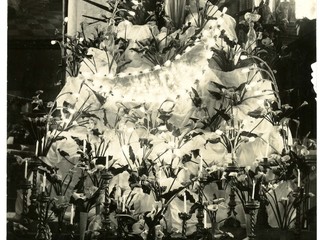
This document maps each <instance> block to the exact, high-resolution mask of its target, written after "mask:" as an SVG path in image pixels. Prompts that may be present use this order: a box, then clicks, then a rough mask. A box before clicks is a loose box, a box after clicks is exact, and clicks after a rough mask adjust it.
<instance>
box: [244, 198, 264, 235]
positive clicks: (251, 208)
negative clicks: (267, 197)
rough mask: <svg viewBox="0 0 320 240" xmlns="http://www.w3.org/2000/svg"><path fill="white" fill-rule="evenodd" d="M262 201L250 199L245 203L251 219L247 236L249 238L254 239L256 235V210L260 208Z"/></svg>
mask: <svg viewBox="0 0 320 240" xmlns="http://www.w3.org/2000/svg"><path fill="white" fill-rule="evenodd" d="M259 207H260V203H259V202H258V201H254V200H252V201H249V202H247V203H245V210H246V211H247V212H248V214H249V216H250V219H247V221H248V220H250V221H249V227H248V229H247V230H248V232H247V237H248V238H249V240H254V239H255V237H256V235H255V234H254V230H255V226H256V211H257V210H258V209H259Z"/></svg>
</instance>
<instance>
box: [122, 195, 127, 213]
mask: <svg viewBox="0 0 320 240" xmlns="http://www.w3.org/2000/svg"><path fill="white" fill-rule="evenodd" d="M125 211H126V196H124V195H123V197H122V212H125Z"/></svg>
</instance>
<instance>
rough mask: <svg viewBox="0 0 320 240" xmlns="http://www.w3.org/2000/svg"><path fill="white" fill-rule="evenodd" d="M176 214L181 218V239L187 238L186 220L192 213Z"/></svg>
mask: <svg viewBox="0 0 320 240" xmlns="http://www.w3.org/2000/svg"><path fill="white" fill-rule="evenodd" d="M178 216H179V218H180V219H181V220H182V231H181V239H187V235H186V233H187V221H188V220H189V219H190V218H191V216H192V214H189V213H185V212H179V213H178Z"/></svg>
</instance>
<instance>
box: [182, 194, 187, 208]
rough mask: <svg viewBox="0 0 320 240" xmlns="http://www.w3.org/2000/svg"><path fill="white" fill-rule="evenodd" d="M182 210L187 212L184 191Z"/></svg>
mask: <svg viewBox="0 0 320 240" xmlns="http://www.w3.org/2000/svg"><path fill="white" fill-rule="evenodd" d="M183 212H185V213H186V212H187V194H186V191H184V192H183Z"/></svg>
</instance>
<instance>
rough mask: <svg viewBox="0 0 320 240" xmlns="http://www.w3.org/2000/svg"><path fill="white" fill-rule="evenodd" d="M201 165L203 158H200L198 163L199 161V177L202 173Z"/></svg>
mask: <svg viewBox="0 0 320 240" xmlns="http://www.w3.org/2000/svg"><path fill="white" fill-rule="evenodd" d="M202 165H203V160H202V158H200V163H199V177H201V175H202Z"/></svg>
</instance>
